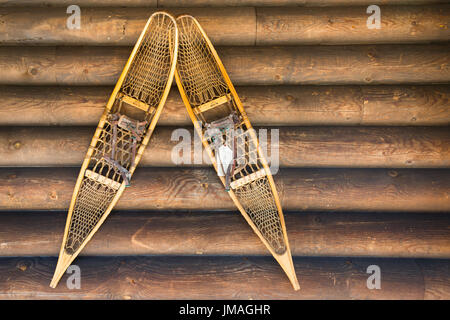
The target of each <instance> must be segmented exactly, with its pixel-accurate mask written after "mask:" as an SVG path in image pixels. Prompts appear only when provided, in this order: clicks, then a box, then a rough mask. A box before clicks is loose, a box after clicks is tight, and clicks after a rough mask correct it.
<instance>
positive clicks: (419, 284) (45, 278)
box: [0, 257, 450, 318]
mask: <svg viewBox="0 0 450 320" xmlns="http://www.w3.org/2000/svg"><path fill="white" fill-rule="evenodd" d="M76 264H77V265H78V266H79V267H80V270H81V288H80V289H79V290H74V289H72V290H71V289H68V287H67V285H66V281H67V277H68V275H64V277H63V278H62V281H61V282H60V284H59V285H58V286H57V287H56V289H52V288H50V287H49V285H48V284H49V282H50V279H51V277H52V275H53V271H54V268H55V265H56V259H54V258H2V259H0V297H1V298H2V299H169V300H170V299H180V298H183V299H449V298H450V291H449V288H450V283H449V277H448V272H449V260H434V259H433V260H421V259H357V258H355V259H344V258H294V265H295V269H296V273H297V277H298V279H299V282H300V283H301V290H299V291H294V290H292V287H291V286H290V283H289V281H287V278H286V276H285V275H284V274H283V271H282V270H281V268H280V267H279V266H278V265H277V263H276V262H275V261H274V260H273V259H272V258H269V257H250V258H246V257H95V258H90V257H80V258H78V259H77V260H76ZM370 265H377V266H379V267H380V270H381V289H379V290H370V289H368V287H367V278H368V277H369V274H368V273H367V267H369V266H370ZM171 312H173V313H171ZM177 312H178V310H172V311H168V312H167V314H168V315H169V314H173V315H174V318H175V317H176V315H177Z"/></svg>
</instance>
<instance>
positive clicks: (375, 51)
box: [0, 44, 450, 85]
mask: <svg viewBox="0 0 450 320" xmlns="http://www.w3.org/2000/svg"><path fill="white" fill-rule="evenodd" d="M449 49H450V45H448V44H433V45H376V46H298V47H221V48H218V51H219V55H220V56H221V58H222V60H223V62H224V65H225V66H226V68H227V70H228V72H229V75H230V77H231V79H232V81H233V83H234V84H236V85H252V84H256V85H273V84H277V85H280V84H283V85H288V84H399V83H400V84H421V83H430V82H431V83H437V82H449V81H450V67H449V65H450V55H449V54H448V52H449ZM129 54H130V48H128V47H5V46H3V47H0V84H20V85H26V84H33V85H111V84H114V83H115V82H116V80H117V78H118V76H119V74H120V73H121V71H122V69H123V66H124V65H125V62H126V60H127V58H128V56H129Z"/></svg>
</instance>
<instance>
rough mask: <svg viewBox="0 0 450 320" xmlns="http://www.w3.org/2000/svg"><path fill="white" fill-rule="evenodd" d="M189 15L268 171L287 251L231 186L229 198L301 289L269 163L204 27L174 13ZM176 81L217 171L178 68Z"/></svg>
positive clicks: (293, 284) (292, 281)
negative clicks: (271, 237) (270, 240)
mask: <svg viewBox="0 0 450 320" xmlns="http://www.w3.org/2000/svg"><path fill="white" fill-rule="evenodd" d="M186 17H188V18H190V19H192V20H193V21H194V22H195V24H196V26H197V27H198V29H199V31H200V32H201V33H202V35H203V37H204V39H205V41H206V42H207V44H208V47H209V49H210V50H211V53H212V54H213V57H214V59H215V61H216V63H217V66H218V67H219V69H220V71H221V73H222V76H223V78H224V80H225V83H226V84H227V86H228V88H229V89H230V91H231V94H232V96H233V98H234V101H235V103H236V106H237V108H238V109H239V111H240V113H241V115H242V118H243V121H244V123H245V125H246V126H247V129H248V131H249V134H250V136H251V138H252V139H253V141H255V142H256V143H255V144H256V147H257V152H258V155H259V158H260V159H261V164H262V165H263V167H264V170H265V171H266V175H267V179H268V181H269V184H270V187H271V189H272V192H273V195H274V199H275V204H276V206H277V209H278V214H279V217H280V221H281V226H282V229H283V235H284V241H285V243H286V251H285V252H284V253H283V254H282V255H279V254H277V253H275V251H274V250H273V249H272V248H271V246H270V244H269V243H268V242H267V240H266V239H264V237H263V235H262V234H261V232H260V231H259V230H258V228H257V227H256V225H255V224H254V223H253V221H252V220H251V218H250V216H249V215H248V214H247V212H246V211H245V210H244V208H243V207H242V205H241V204H240V202H239V200H238V199H237V197H236V195H235V194H234V192H233V190H232V189H231V188H230V190H229V191H228V194H229V195H230V197H231V199H232V200H233V202H234V204H235V205H236V207H237V208H238V209H239V211H240V212H241V214H242V215H243V217H244V218H245V220H246V221H247V223H248V224H249V225H250V226H251V227H252V229H253V231H254V232H255V233H256V234H257V235H258V237H259V238H260V240H261V241H262V242H263V243H264V245H265V246H266V247H267V249H268V250H269V251H270V253H271V254H272V255H273V256H274V258H275V259H276V260H277V261H278V263H279V264H280V266H281V267H282V268H283V270H284V272H285V273H286V275H287V277H288V278H289V280H290V282H291V284H292V286H293V287H294V290H299V289H300V285H299V283H298V280H297V275H296V274H295V269H294V263H293V261H292V255H291V249H290V246H289V241H288V237H287V231H286V224H285V221H284V215H283V210H282V208H281V204H280V199H279V196H278V192H277V189H276V186H275V182H274V180H273V177H272V174H271V172H270V169H269V166H268V164H267V161H266V159H265V157H264V154H263V153H262V150H261V148H260V145H259V141H258V138H257V136H256V134H255V132H254V130H252V129H253V127H252V125H251V123H250V121H249V120H248V117H247V114H246V113H245V110H244V107H243V105H242V102H241V100H240V99H239V96H238V95H237V92H236V90H235V88H234V86H233V84H232V82H231V80H230V78H229V76H228V74H227V72H226V70H225V67H224V66H223V64H222V61H221V60H220V58H219V55H218V54H217V51H216V50H215V49H214V46H213V45H212V43H211V41H210V40H209V38H208V36H207V35H206V33H205V31H204V30H203V28H202V27H201V26H200V24H199V23H198V21H197V20H196V19H195V18H194V17H192V16H190V15H181V16H179V17H177V20H178V19H182V18H186ZM175 81H176V83H177V86H178V89H179V91H180V94H181V98H182V99H183V102H184V105H185V106H186V109H187V112H188V114H189V117H190V118H191V120H192V122H193V124H194V127H195V130H196V131H197V133H198V135H199V137H201V139H202V143H203V146H204V147H205V149H206V152H207V153H208V156H209V157H210V159H211V162H212V164H213V166H214V168H215V169H216V171H217V164H216V160H215V157H214V155H213V153H212V150H211V147H210V146H209V143H208V142H207V141H206V139H204V138H203V132H202V128H201V127H200V126H199V124H198V119H197V118H196V116H195V112H194V110H193V108H192V106H191V104H190V103H189V99H188V97H187V95H186V92H185V90H184V88H183V84H182V82H181V79H180V75H179V73H178V70H177V71H176V72H175ZM219 178H220V180H221V181H222V183H223V184H224V185H225V178H224V177H219Z"/></svg>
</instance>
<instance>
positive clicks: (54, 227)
mask: <svg viewBox="0 0 450 320" xmlns="http://www.w3.org/2000/svg"><path fill="white" fill-rule="evenodd" d="M66 215H67V213H66V212H60V213H56V212H54V213H20V212H16V213H5V212H4V213H1V214H0V225H1V226H2V228H1V230H0V239H1V241H0V256H57V255H58V253H59V249H60V245H61V237H62V232H63V230H64V225H65V220H66ZM285 219H286V226H287V230H288V234H289V243H290V246H291V252H292V254H293V255H295V256H333V257H337V256H343V257H350V256H352V257H401V258H445V259H449V258H450V229H449V228H448V226H449V224H450V217H449V216H448V215H444V214H441V213H435V214H433V213H426V214H424V213H336V212H332V213H285ZM231 230H232V231H231ZM82 254H83V255H88V256H89V255H93V256H98V255H111V256H115V255H130V256H131V255H196V254H197V255H250V256H252V255H270V253H269V252H268V251H267V249H266V248H265V247H264V245H263V244H262V243H261V242H260V241H259V239H258V238H257V237H256V236H255V235H254V233H253V232H252V230H251V229H250V227H249V226H248V225H247V223H246V222H245V220H244V219H243V218H242V217H241V216H240V214H238V213H220V212H212V213H170V212H169V213H154V212H153V213H152V212H145V213H130V212H120V213H114V214H112V215H111V216H110V217H109V218H108V220H107V221H106V222H105V224H104V225H103V226H102V227H101V229H100V230H99V231H98V232H97V234H96V235H95V237H94V238H93V239H92V241H91V242H89V245H88V246H87V247H86V248H85V249H84V250H83V252H82Z"/></svg>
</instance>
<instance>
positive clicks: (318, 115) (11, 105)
mask: <svg viewBox="0 0 450 320" xmlns="http://www.w3.org/2000/svg"><path fill="white" fill-rule="evenodd" d="M111 92H112V87H105V86H98V87H75V86H73V87H49V86H3V87H0V125H2V126H10V125H16V126H50V125H57V126H86V125H97V122H98V119H100V116H101V115H102V113H103V110H104V106H105V104H106V102H107V101H106V100H107V99H108V96H109V95H110V94H111ZM237 92H238V94H239V96H240V98H241V100H242V102H243V103H244V106H245V110H246V112H247V114H248V116H249V118H250V120H251V121H252V124H253V125H272V126H274V125H275V126H298V125H306V126H309V125H311V126H312V125H314V126H317V125H340V126H342V125H383V126H391V125H396V126H404V125H408V126H423V125H426V126H435V125H449V124H450V108H449V107H448V106H449V104H450V86H449V85H433V86H395V85H394V86H383V85H380V86H256V87H251V86H250V87H238V88H237ZM191 124H192V122H191V120H190V119H189V117H188V114H187V112H186V111H185V106H184V105H183V103H182V101H181V98H180V95H179V93H178V90H176V89H175V88H174V89H172V91H171V92H170V94H169V97H168V100H167V102H166V104H165V106H164V110H163V112H162V114H161V117H160V119H159V121H158V125H186V126H190V125H191Z"/></svg>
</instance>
